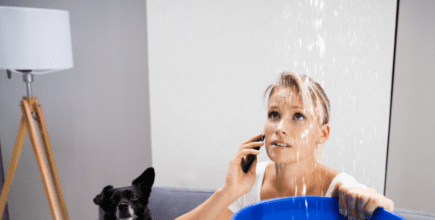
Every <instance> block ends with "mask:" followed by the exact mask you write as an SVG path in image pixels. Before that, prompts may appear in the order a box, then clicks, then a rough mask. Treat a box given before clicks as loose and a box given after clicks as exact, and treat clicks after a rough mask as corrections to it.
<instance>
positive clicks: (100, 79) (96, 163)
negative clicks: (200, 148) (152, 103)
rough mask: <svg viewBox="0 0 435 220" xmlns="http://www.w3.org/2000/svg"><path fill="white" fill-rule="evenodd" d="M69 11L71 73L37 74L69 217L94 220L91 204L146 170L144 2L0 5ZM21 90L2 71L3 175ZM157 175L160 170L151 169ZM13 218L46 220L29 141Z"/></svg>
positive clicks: (0, 127) (11, 203)
mask: <svg viewBox="0 0 435 220" xmlns="http://www.w3.org/2000/svg"><path fill="white" fill-rule="evenodd" d="M0 5H2V6H25V7H38V8H54V9H62V10H67V11H69V14H70V22H71V37H72V46H73V57H74V67H73V68H72V69H69V70H64V71H60V72H56V73H49V74H47V75H38V76H36V77H35V82H34V84H33V94H34V95H36V96H37V97H38V99H39V100H40V101H41V103H42V107H43V111H44V115H45V118H46V122H47V127H48V132H49V135H50V140H51V143H52V146H53V151H54V155H55V158H56V162H57V168H58V171H59V176H60V181H61V183H62V187H63V192H64V195H65V200H66V204H67V206H68V209H69V214H70V217H71V219H97V218H98V207H97V206H96V205H94V203H93V201H92V199H93V198H94V197H95V195H97V194H98V193H100V192H101V190H102V189H103V187H104V186H106V185H108V184H112V185H113V186H115V187H121V186H127V185H130V184H131V181H132V180H133V179H134V178H135V177H137V176H138V175H140V174H141V173H142V172H143V171H144V170H145V169H146V168H147V167H149V166H151V164H152V162H151V146H150V145H151V140H150V118H149V117H150V116H149V115H150V113H149V97H148V93H149V92H148V66H147V62H148V61H147V60H148V58H147V32H146V29H147V28H146V7H145V0H141V1H139V0H138V1H128V3H126V2H125V1H121V0H111V1H96V0H94V1H89V0H79V1H66V0H65V1H44V0H36V1H0ZM23 95H25V84H24V83H23V82H22V78H21V77H20V76H19V75H13V78H12V79H11V80H8V79H7V77H6V71H4V70H2V71H0V116H1V117H0V134H1V136H0V138H1V144H2V153H3V166H4V168H5V171H6V170H7V167H8V164H9V161H10V157H11V152H12V148H13V145H14V141H15V136H16V132H17V130H18V124H19V121H20V117H21V112H20V108H19V105H18V104H19V102H20V100H21V98H22V96H23ZM157 172H158V171H157ZM8 202H9V212H10V218H11V219H20V220H27V219H29V220H30V219H32V220H34V219H51V214H50V211H49V208H48V203H47V199H46V196H45V192H44V188H43V186H42V182H41V180H40V175H39V172H38V169H37V166H36V162H35V159H34V156H33V151H32V148H31V145H30V144H29V141H28V138H27V140H26V142H25V144H24V149H23V152H22V155H21V158H20V161H19V164H18V168H17V173H16V175H15V179H14V182H13V186H12V190H11V193H10V196H9V200H8Z"/></svg>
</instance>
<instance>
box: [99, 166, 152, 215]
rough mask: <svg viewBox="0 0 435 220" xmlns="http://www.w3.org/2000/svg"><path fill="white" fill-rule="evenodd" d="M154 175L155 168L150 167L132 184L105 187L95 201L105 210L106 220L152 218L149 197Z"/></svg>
mask: <svg viewBox="0 0 435 220" xmlns="http://www.w3.org/2000/svg"><path fill="white" fill-rule="evenodd" d="M154 177H155V173H154V168H152V167H150V168H148V169H146V170H145V171H144V172H143V173H142V174H141V175H140V176H139V177H138V178H136V179H135V180H133V182H132V186H129V187H123V188H113V186H111V185H108V186H106V187H104V189H103V191H102V192H101V193H100V194H98V195H97V196H96V197H95V198H94V203H95V204H96V205H99V206H100V207H101V209H102V210H103V211H104V220H151V213H150V211H149V209H148V198H149V197H150V193H151V187H152V185H153V183H154Z"/></svg>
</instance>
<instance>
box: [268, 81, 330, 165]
mask: <svg viewBox="0 0 435 220" xmlns="http://www.w3.org/2000/svg"><path fill="white" fill-rule="evenodd" d="M264 133H265V137H266V139H265V143H266V151H267V155H268V156H269V158H270V159H271V160H272V161H274V162H277V163H295V162H298V161H301V160H306V159H310V160H311V159H313V160H314V159H315V149H316V147H317V145H318V144H319V143H321V137H322V136H321V135H322V133H323V132H322V129H321V126H320V125H319V123H318V121H317V119H316V118H314V117H313V115H311V114H309V113H308V112H307V111H306V110H305V109H304V108H303V102H302V99H301V97H300V96H299V95H298V92H297V90H296V89H294V88H291V87H281V88H277V89H276V90H275V91H274V93H273V94H272V96H271V97H270V99H269V106H268V113H267V121H266V124H265V126H264Z"/></svg>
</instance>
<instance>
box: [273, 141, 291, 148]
mask: <svg viewBox="0 0 435 220" xmlns="http://www.w3.org/2000/svg"><path fill="white" fill-rule="evenodd" d="M272 145H275V146H278V147H291V146H290V145H288V144H286V143H280V142H272Z"/></svg>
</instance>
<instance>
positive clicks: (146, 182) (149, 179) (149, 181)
mask: <svg viewBox="0 0 435 220" xmlns="http://www.w3.org/2000/svg"><path fill="white" fill-rule="evenodd" d="M154 177H155V173H154V168H152V167H149V168H148V169H146V170H145V171H144V172H143V173H142V174H141V175H140V176H139V177H138V178H136V179H135V180H133V182H132V185H133V186H136V187H138V188H142V186H147V187H149V188H151V186H153V184H154Z"/></svg>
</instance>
